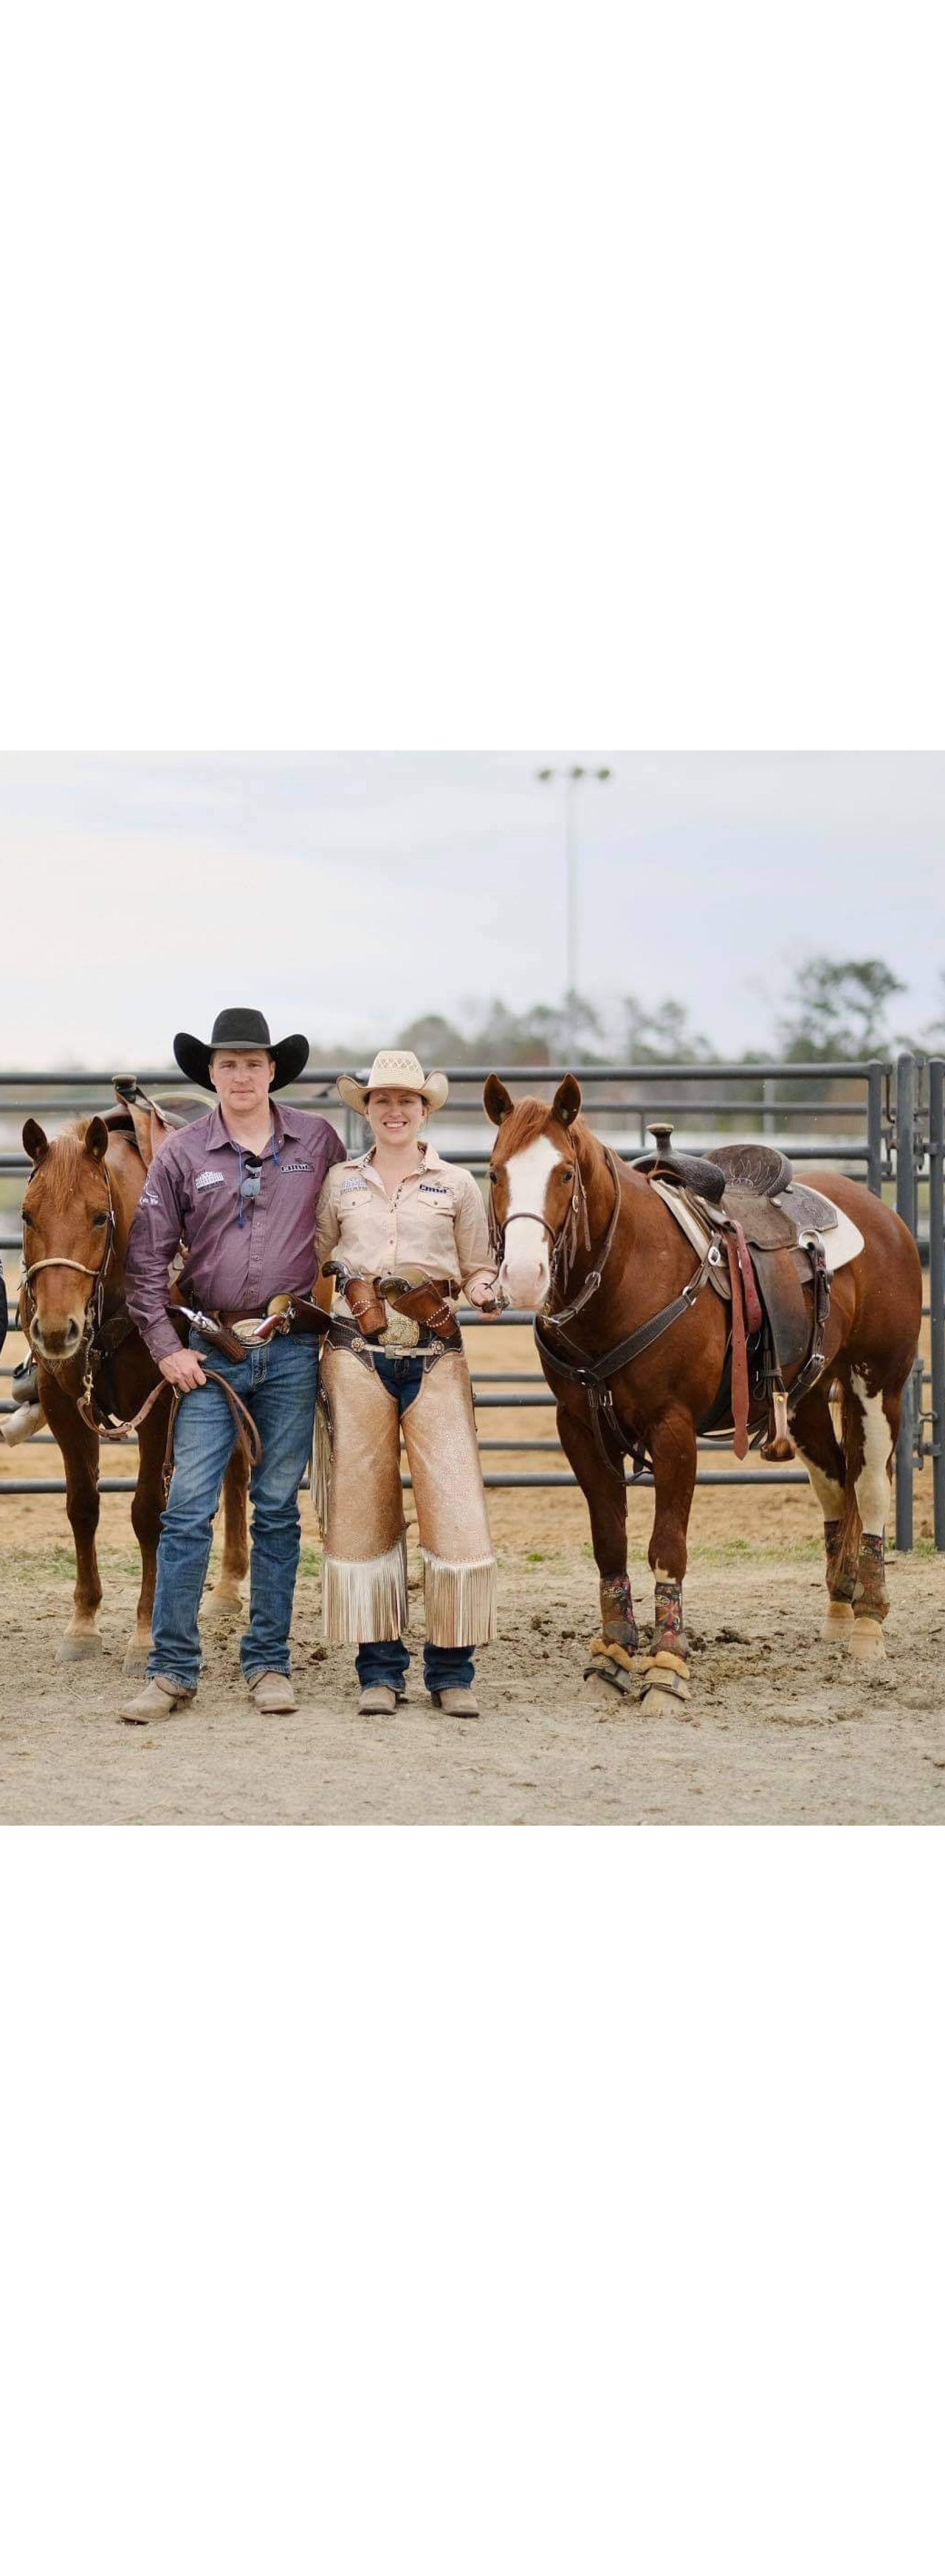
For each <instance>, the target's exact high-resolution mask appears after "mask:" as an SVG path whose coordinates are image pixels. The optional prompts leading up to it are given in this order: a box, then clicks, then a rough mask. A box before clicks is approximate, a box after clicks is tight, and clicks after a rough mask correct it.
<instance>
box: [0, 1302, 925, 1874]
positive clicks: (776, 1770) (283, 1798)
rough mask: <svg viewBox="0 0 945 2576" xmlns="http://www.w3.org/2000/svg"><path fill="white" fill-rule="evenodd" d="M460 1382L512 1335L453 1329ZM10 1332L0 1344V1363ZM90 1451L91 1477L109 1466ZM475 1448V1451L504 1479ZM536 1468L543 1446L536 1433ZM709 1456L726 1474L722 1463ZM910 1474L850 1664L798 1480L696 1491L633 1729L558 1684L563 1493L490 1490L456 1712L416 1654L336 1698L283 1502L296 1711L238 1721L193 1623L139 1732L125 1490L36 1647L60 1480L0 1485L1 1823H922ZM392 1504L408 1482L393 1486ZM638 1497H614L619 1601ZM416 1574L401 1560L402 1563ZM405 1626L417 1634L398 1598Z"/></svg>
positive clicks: (515, 1431)
mask: <svg viewBox="0 0 945 2576" xmlns="http://www.w3.org/2000/svg"><path fill="white" fill-rule="evenodd" d="M469 1343H470V1359H471V1364H472V1366H473V1368H474V1370H475V1371H476V1372H477V1373H478V1374H480V1375H483V1374H484V1375H493V1374H494V1373H495V1372H496V1371H498V1370H500V1369H502V1370H507V1369H512V1368H519V1367H523V1368H527V1367H529V1366H530V1365H531V1364H532V1361H533V1351H532V1347H531V1342H530V1336H527V1335H526V1334H524V1333H523V1334H521V1335H520V1334H519V1333H518V1332H508V1331H507V1332H504V1333H497V1334H495V1335H493V1336H489V1335H488V1334H486V1333H484V1332H482V1333H477V1334H476V1335H474V1336H473V1335H470V1337H469ZM17 1353H18V1345H17V1344H16V1343H13V1342H11V1343H8V1345H7V1352H6V1353H5V1354H4V1357H5V1359H6V1358H8V1357H14V1358H15V1357H16V1356H17ZM553 1423H554V1417H553V1414H552V1413H551V1412H549V1411H547V1410H544V1409H538V1408H532V1409H529V1410H528V1411H519V1412H517V1413H515V1414H513V1413H511V1412H508V1413H507V1412H505V1411H504V1410H503V1409H502V1408H500V1407H497V1408H495V1410H489V1411H483V1412H481V1414H480V1432H481V1435H482V1436H483V1437H484V1438H487V1439H490V1440H499V1439H502V1438H505V1439H508V1438H510V1437H512V1436H514V1437H516V1438H525V1437H527V1438H529V1439H531V1438H533V1437H534V1438H535V1439H540V1440H543V1441H548V1440H551V1438H552V1437H553ZM128 1456H129V1453H128V1452H127V1451H122V1450H113V1451H112V1452H111V1453H110V1455H109V1457H108V1459H107V1462H106V1468H105V1472H106V1473H114V1472H116V1469H117V1472H119V1473H126V1472H127V1471H128ZM525 1463H526V1461H525V1460H523V1459H522V1457H521V1456H515V1455H512V1454H510V1453H508V1452H502V1451H501V1450H494V1451H493V1450H490V1451H489V1452H488V1454H487V1456H486V1457H485V1458H484V1464H485V1465H486V1466H487V1467H490V1468H494V1469H499V1470H503V1469H505V1470H509V1471H514V1470H519V1471H520V1470H521V1468H522V1467H523V1465H524V1464H525ZM533 1463H534V1465H535V1466H536V1467H537V1466H540V1467H542V1468H547V1469H549V1470H551V1471H552V1472H553V1471H555V1470H556V1469H561V1468H562V1467H563V1463H564V1462H563V1461H562V1459H561V1457H560V1454H556V1453H552V1452H544V1451H542V1452H537V1453H535V1455H534V1459H533ZM706 1463H707V1464H709V1465H712V1464H717V1465H719V1466H723V1465H724V1464H725V1461H724V1458H722V1457H719V1458H718V1459H717V1460H708V1461H706ZM59 1472H60V1462H59V1458H58V1453H57V1452H56V1450H55V1449H48V1448H45V1447H42V1448H39V1447H37V1445H36V1443H35V1442H34V1443H31V1444H28V1445H27V1446H26V1447H21V1448H18V1449H15V1450H7V1449H0V1483H2V1482H3V1481H6V1480H9V1479H15V1478H19V1477H23V1476H28V1477H29V1478H30V1480H31V1481H32V1480H33V1478H34V1477H36V1476H44V1477H48V1476H51V1475H56V1474H58V1473H59ZM926 1483H927V1477H926V1476H922V1477H920V1478H919V1479H918V1480H917V1484H916V1503H917V1510H916V1529H917V1534H918V1543H917V1547H916V1551H915V1553H914V1554H913V1555H910V1556H908V1557H903V1558H901V1559H899V1560H898V1561H897V1560H896V1558H895V1557H893V1558H892V1561H891V1566H890V1577H889V1583H890V1596H891V1601H892V1609H891V1613H890V1617H889V1621H888V1623H887V1628H886V1642H887V1647H888V1657H887V1660H886V1662H885V1663H884V1664H882V1665H881V1666H879V1667H878V1669H875V1670H874V1669H867V1671H866V1672H865V1673H864V1671H863V1669H862V1668H861V1667H853V1666H852V1665H851V1663H850V1662H849V1659H848V1657H847V1656H846V1654H845V1653H844V1651H843V1650H842V1649H841V1648H840V1647H838V1646H836V1645H834V1644H829V1645H827V1644H824V1643H822V1642H821V1636H820V1628H821V1619H822V1612H823V1604H824V1600H825V1593H824V1587H823V1574H822V1552H821V1544H820V1521H819V1515H818V1513H817V1509H816V1506H815V1504H814V1501H813V1497H812V1496H811V1494H810V1491H809V1488H808V1487H807V1485H806V1481H805V1484H804V1485H803V1486H800V1487H798V1486H778V1485H775V1484H773V1483H772V1482H771V1480H770V1477H769V1475H768V1474H767V1473H766V1471H765V1469H764V1468H763V1467H758V1468H757V1469H756V1471H755V1473H754V1475H753V1479H752V1483H751V1485H750V1486H748V1487H745V1486H740V1487H735V1486H733V1487H731V1488H728V1489H724V1488H723V1489H720V1488H718V1487H715V1488H705V1489H703V1490H702V1491H700V1492H697V1495H696V1499H695V1503H694V1507H693V1514H692V1523H691V1542H692V1547H691V1565H690V1574H689V1578H688V1582H687V1587H686V1607H687V1619H688V1623H689V1627H690V1631H691V1634H692V1636H693V1639H694V1648H695V1651H694V1656H693V1691H692V1699H691V1702H690V1707H689V1712H688V1714H687V1715H686V1716H685V1717H683V1718H679V1717H675V1716H674V1717H671V1718H666V1719H664V1720H661V1721H659V1722H655V1721H654V1720H652V1719H651V1718H644V1717H643V1716H642V1715H641V1713H640V1710H639V1707H638V1705H637V1703H636V1701H635V1700H627V1699H624V1698H622V1697H620V1696H618V1695H617V1694H616V1693H611V1692H605V1691H603V1690H602V1689H601V1687H600V1685H591V1686H589V1687H587V1688H586V1687H585V1686H584V1684H583V1682H582V1678H581V1675H582V1665H583V1662H584V1651H583V1650H584V1646H585V1644H586V1643H587V1641H588V1640H589V1639H590V1638H591V1636H592V1635H593V1634H594V1630H595V1621H596V1611H597V1582H596V1572H595V1568H594V1564H593V1560H592V1557H591V1551H590V1545H589V1540H588V1530H587V1516H586V1511H585V1507H584V1503H583V1500H582V1498H581V1496H580V1495H579V1494H577V1493H575V1492H573V1491H569V1490H568V1489H566V1488H561V1487H558V1488H550V1489H549V1488H546V1489H543V1490H537V1491H522V1490H509V1489H505V1490H493V1491H492V1492H491V1493H490V1496H489V1506H490V1518H491V1521H492V1528H493V1534H494V1538H495V1542H496V1548H497V1552H498V1556H499V1563H500V1620H501V1628H502V1636H501V1642H500V1643H498V1644H497V1645H495V1646H492V1647H490V1648H489V1649H488V1650H487V1651H486V1652H484V1653H483V1654H482V1656H481V1658H480V1662H479V1696H480V1701H481V1705H482V1710H483V1715H482V1717H481V1719H480V1720H479V1721H478V1722H463V1721H456V1720H450V1719H448V1718H444V1717H443V1716H441V1715H439V1714H438V1713H436V1712H435V1711H433V1710H432V1709H431V1708H430V1706H429V1703H428V1702H427V1700H426V1697H425V1694H424V1691H423V1685H422V1677H421V1670H420V1666H419V1663H418V1662H415V1663H414V1666H413V1668H412V1672H411V1679H410V1685H409V1689H410V1697H409V1700H408V1703H407V1705H406V1706H404V1707H403V1708H401V1709H400V1710H399V1711H398V1714H397V1716H396V1717H395V1718H392V1719H367V1718H359V1717H358V1715H357V1691H356V1684H355V1677H354V1669H353V1657H352V1656H351V1655H350V1654H349V1653H348V1652H347V1650H336V1649H334V1648H329V1649H326V1648H325V1647H323V1645H322V1643H321V1639H320V1634H319V1629H320V1615H319V1614H320V1579H319V1569H320V1558H319V1551H318V1546H317V1533H316V1530H315V1524H314V1518H313V1515H312V1512H311V1507H310V1505H309V1503H308V1500H307V1498H305V1499H303V1556H302V1569H301V1573H300V1577H299V1585H298V1591H297V1595H296V1612H295V1622H294V1629H293V1660H294V1673H295V1683H296V1690H297V1694H298V1698H299V1703H300V1706H299V1713H298V1715H297V1716H296V1717H292V1718H270V1719H268V1720H264V1719H262V1718H260V1717H258V1716H257V1714H256V1711H255V1710H254V1709H253V1708H252V1707H251V1705H250V1702H249V1700H248V1697H247V1695H246V1692H245V1689H244V1686H243V1684H242V1682H241V1680H240V1676H239V1670H238V1657H237V1642H238V1630H233V1631H230V1632H229V1633H227V1634H221V1632H220V1631H219V1630H212V1631H209V1632H208V1636H207V1640H206V1645H207V1663H206V1669H205V1675H204V1679H203V1681H202V1684H201V1689H200V1694H199V1697H198V1699H197V1701H196V1704H195V1706H194V1708H193V1710H192V1711H191V1712H189V1713H187V1714H185V1715H183V1716H177V1717H174V1718H172V1719H171V1720H170V1721H169V1722H168V1723H166V1724H163V1725H158V1726H154V1727H150V1728H147V1729H137V1728H136V1729H131V1728H127V1727H124V1726H122V1725H121V1723H120V1722H119V1719H118V1709H119V1707H120V1704H121V1701H122V1698H123V1697H124V1696H125V1694H126V1692H127V1690H128V1687H129V1685H128V1683H127V1682H126V1681H125V1679H124V1677H123V1674H122V1670H121V1657H122V1653H123V1650H124V1646H125V1643H126V1641H127V1638H128V1635H129V1633H130V1630H131V1627H132V1624H133V1612H134V1601H135V1596H136V1592H137V1564H138V1559H137V1551H136V1549H135V1547H134V1542H133V1539H132V1535H131V1528H130V1522H129V1516H128V1498H127V1496H117V1495H115V1496H106V1497H104V1498H103V1504H102V1523H101V1549H100V1553H101V1563H102V1575H103V1582H104V1586H105V1602H104V1607H103V1612H102V1622H101V1625H102V1636H103V1646H104V1650H103V1653H102V1654H101V1656H99V1657H98V1658H96V1660H95V1661H94V1662H92V1663H89V1664H84V1665H75V1664H72V1665H60V1664H57V1663H56V1661H55V1651H56V1646H57V1644H58V1641H59V1638H60V1636H61V1633H62V1631H63V1629H64V1627H65V1625H66V1622H67V1619H68V1617H69V1612H70V1608H71V1592H72V1581H73V1569H72V1552H71V1544H70V1539H69V1531H68V1524H67V1521H66V1517H65V1507H64V1504H63V1501H62V1499H61V1498H59V1497H53V1496H43V1495H39V1494H36V1495H35V1496H27V1497H23V1498H20V1497H16V1496H13V1495H6V1496H4V1497H2V1498H0V1642H2V1647H3V1667H2V1687H0V1822H3V1823H8V1824H75V1825H79V1824H154V1825H159V1824H221V1825H224V1824H230V1825H236V1824H244V1825H245V1824H352V1825H353V1824H373V1825H386V1824H411V1825H415V1824H431V1825H433V1824H451V1825H456V1824H489V1825H499V1824H502V1825H505V1824H508V1825H530V1824H536V1825H567V1824H580V1825H618V1824H647V1825H687V1824H713V1825H717V1824H820V1825H840V1824H859V1825H880V1824H938V1823H939V1821H940V1820H941V1819H943V1818H945V1560H943V1559H941V1558H936V1557H935V1556H934V1555H933V1554H932V1550H931V1545H930V1506H929V1498H928V1497H927V1495H926V1492H925V1490H924V1488H925V1485H926ZM406 1501H407V1509H408V1515H409V1509H410V1498H409V1496H408V1497H407V1498H406ZM651 1510H652V1503H651V1498H650V1496H649V1495H648V1494H647V1493H646V1492H644V1491H638V1492H635V1493H631V1495H630V1498H629V1523H630V1538H631V1572H632V1576H633V1581H634V1590H635V1596H636V1600H637V1606H638V1610H639V1611H640V1612H641V1613H642V1615H643V1616H644V1617H648V1616H649V1613H650V1609H651V1603H652V1589H651V1578H650V1575H649V1572H648V1569H647V1565H646V1550H647V1545H648V1541H649V1530H650V1517H651ZM414 1571H418V1566H415V1567H414ZM412 1603H413V1607H414V1620H413V1634H412V1637H411V1643H412V1645H414V1646H415V1647H416V1646H418V1645H419V1640H420V1630H419V1619H418V1614H419V1611H420V1595H419V1592H418V1591H417V1590H414V1591H413V1593H412Z"/></svg>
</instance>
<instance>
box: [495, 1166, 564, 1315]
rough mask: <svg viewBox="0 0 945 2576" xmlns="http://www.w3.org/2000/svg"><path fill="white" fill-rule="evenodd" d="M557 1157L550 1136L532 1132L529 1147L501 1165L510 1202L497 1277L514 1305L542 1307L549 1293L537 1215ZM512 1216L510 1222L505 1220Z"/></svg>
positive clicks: (547, 1243) (546, 1243)
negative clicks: (502, 1256)
mask: <svg viewBox="0 0 945 2576" xmlns="http://www.w3.org/2000/svg"><path fill="white" fill-rule="evenodd" d="M561 1159H562V1158H561V1155H560V1154H559V1153H558V1152H557V1150H556V1148H555V1146H554V1145H553V1144H552V1142H551V1139H550V1137H549V1136H536V1138H535V1142H534V1144H533V1145H523V1147H522V1150H521V1153H520V1154H510V1155H509V1159H508V1162H507V1163H506V1166H505V1175H506V1180H507V1182H508V1188H509V1204H508V1208H507V1211H506V1218H505V1223H506V1236H505V1259H504V1261H503V1263H502V1268H501V1270H500V1272H499V1279H500V1282H501V1285H502V1287H503V1288H504V1289H505V1291H506V1294H507V1295H508V1296H509V1297H511V1300H512V1304H513V1306H528V1307H537V1306H543V1305H544V1302H545V1298H546V1297H547V1294H548V1290H549V1287H550V1284H551V1269H550V1262H549V1256H550V1251H551V1239H550V1236H549V1235H548V1233H547V1231H546V1228H545V1226H544V1225H543V1224H542V1223H541V1219H542V1217H543V1216H544V1213H545V1196H546V1192H547V1189H548V1183H549V1181H550V1179H551V1175H552V1172H553V1171H554V1168H555V1165H556V1163H560V1161H561ZM511 1217H514V1218H515V1223H514V1225H511V1224H510V1223H509V1219H510V1218H511Z"/></svg>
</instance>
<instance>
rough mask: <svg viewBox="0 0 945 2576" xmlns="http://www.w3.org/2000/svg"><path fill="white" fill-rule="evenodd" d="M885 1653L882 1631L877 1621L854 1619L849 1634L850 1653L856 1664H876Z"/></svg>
mask: <svg viewBox="0 0 945 2576" xmlns="http://www.w3.org/2000/svg"><path fill="white" fill-rule="evenodd" d="M885 1652H886V1646H885V1641H884V1638H883V1631H882V1628H881V1626H880V1623H879V1620H878V1619H857V1618H854V1621H853V1627H852V1630H851V1633H850V1653H851V1655H854V1656H855V1657H856V1661H857V1663H860V1664H871V1663H874V1662H878V1661H879V1660H880V1659H881V1658H882V1657H883V1656H884V1655H885Z"/></svg>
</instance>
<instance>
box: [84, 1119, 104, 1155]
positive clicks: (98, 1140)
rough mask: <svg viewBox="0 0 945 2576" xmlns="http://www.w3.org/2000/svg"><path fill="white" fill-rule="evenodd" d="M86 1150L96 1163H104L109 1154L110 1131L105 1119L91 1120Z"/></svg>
mask: <svg viewBox="0 0 945 2576" xmlns="http://www.w3.org/2000/svg"><path fill="white" fill-rule="evenodd" d="M85 1150H86V1153H87V1154H91V1156H92V1160H93V1162H94V1163H104V1160H105V1156H106V1154H107V1152H108V1129H107V1127H106V1125H105V1120H104V1118H90V1119H89V1123H88V1126H87V1128H86V1131H85Z"/></svg>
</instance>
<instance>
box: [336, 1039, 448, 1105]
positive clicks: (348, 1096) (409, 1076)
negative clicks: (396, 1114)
mask: <svg viewBox="0 0 945 2576" xmlns="http://www.w3.org/2000/svg"><path fill="white" fill-rule="evenodd" d="M338 1091H339V1095H340V1097H341V1099H342V1100H343V1101H344V1103H345V1106H346V1107H347V1108H348V1109H360V1112H361V1116H362V1118H363V1117H364V1114H365V1111H366V1109H367V1097H368V1092H369V1091H419V1094H420V1098H421V1100H425V1101H426V1104H427V1108H428V1109H442V1107H443V1103H444V1100H445V1099H446V1097H447V1094H448V1092H449V1083H448V1082H447V1079H446V1075H445V1073H424V1070H423V1066H422V1064H421V1063H420V1059H419V1057H418V1056H415V1055H411V1053H410V1051H409V1049H406V1050H404V1049H400V1048H398V1047H385V1048H382V1050H381V1053H380V1055H376V1056H375V1058H374V1062H373V1064H372V1066H371V1070H370V1073H369V1074H367V1075H366V1077H365V1079H364V1081H359V1080H358V1076H357V1074H356V1073H339V1076H338Z"/></svg>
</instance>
